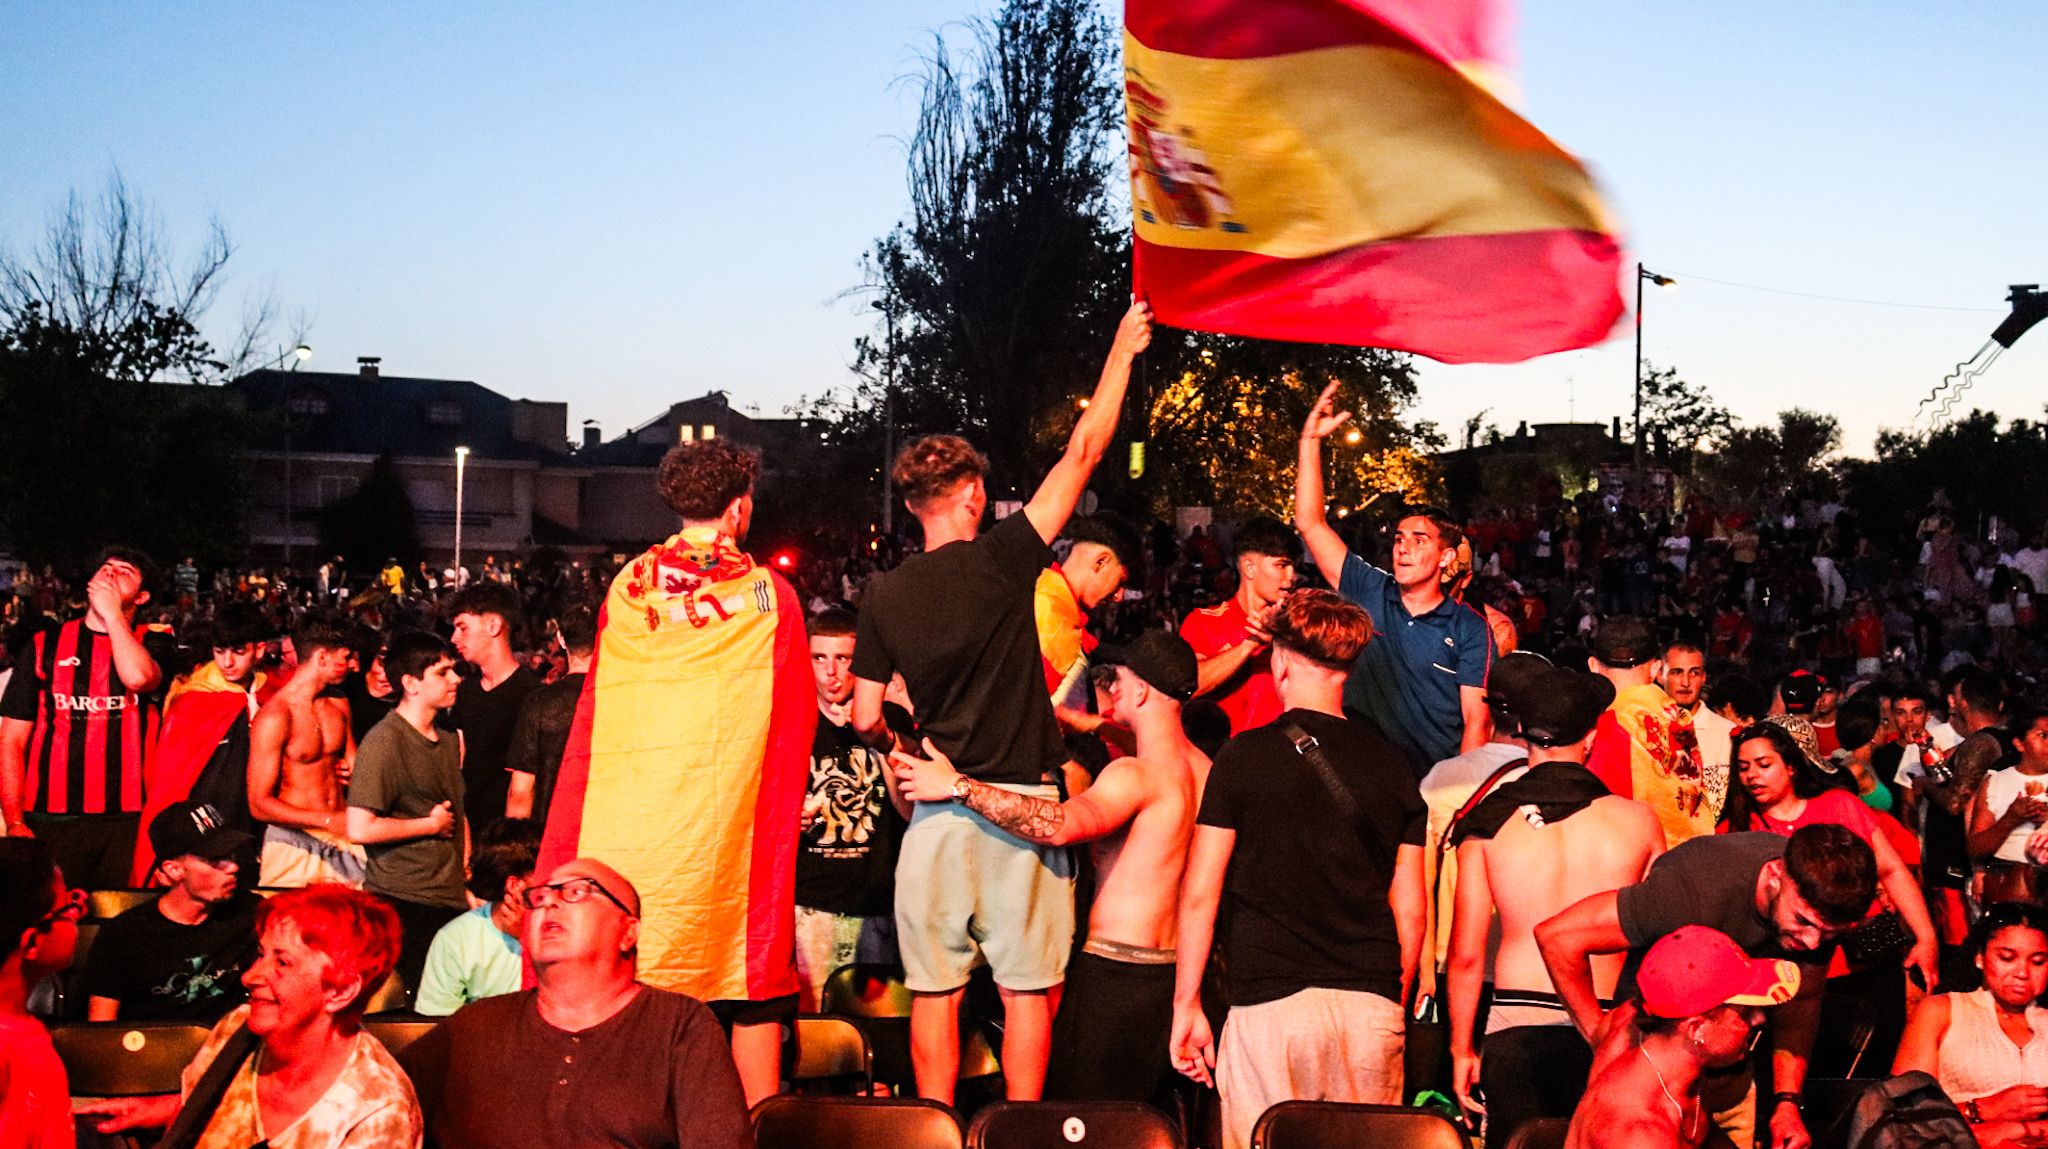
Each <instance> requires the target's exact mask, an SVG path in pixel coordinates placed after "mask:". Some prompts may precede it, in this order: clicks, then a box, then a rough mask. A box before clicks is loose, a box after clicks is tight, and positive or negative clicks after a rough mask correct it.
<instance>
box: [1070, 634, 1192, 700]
mask: <svg viewBox="0 0 2048 1149" xmlns="http://www.w3.org/2000/svg"><path fill="white" fill-rule="evenodd" d="M1095 662H1096V663H1097V664H1098V665H1101V666H1127V667H1129V668H1130V670H1131V673H1132V674H1135V675H1137V676H1138V677H1139V678H1141V679H1143V680H1144V681H1145V685H1147V686H1150V687H1151V688H1152V689H1154V690H1157V691H1159V692H1160V693H1162V694H1164V695H1166V696H1167V697H1169V698H1173V699H1177V700H1179V701H1181V702H1186V701H1188V700H1189V699H1191V698H1193V697H1194V696H1195V687H1196V684H1197V680H1196V676H1195V648H1194V647H1192V646H1189V645H1188V644H1187V640H1186V639H1184V638H1182V637H1181V636H1179V635H1177V634H1174V633H1172V632H1171V631H1164V630H1148V631H1146V632H1145V633H1144V634H1141V635H1139V636H1138V637H1137V639H1136V641H1134V642H1132V643H1131V644H1130V645H1128V646H1104V647H1100V648H1098V649H1097V650H1096V651H1095Z"/></svg>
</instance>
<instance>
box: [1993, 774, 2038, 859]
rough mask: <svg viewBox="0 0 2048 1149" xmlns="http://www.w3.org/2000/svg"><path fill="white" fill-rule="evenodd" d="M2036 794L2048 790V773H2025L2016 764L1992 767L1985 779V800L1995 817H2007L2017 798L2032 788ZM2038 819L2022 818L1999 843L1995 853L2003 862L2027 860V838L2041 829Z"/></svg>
mask: <svg viewBox="0 0 2048 1149" xmlns="http://www.w3.org/2000/svg"><path fill="white" fill-rule="evenodd" d="M2030 787H2031V788H2032V792H2033V793H2034V794H2036V795H2040V794H2048V774H2022V773H2020V771H2019V767H2017V766H2008V767H2006V768H2005V769H2003V770H1993V771H1992V772H1991V773H1990V775H1989V776H1988V777H1986V778H1985V779H1984V804H1985V805H1986V806H1988V807H1990V809H1991V816H1992V817H1994V818H2003V817H2005V812H2006V810H2007V809H2009V808H2010V807H2011V806H2012V804H2013V800H2014V799H2015V798H2018V797H2019V796H2020V795H2021V794H2022V793H2024V792H2027V790H2028V789H2029V788H2030ZM2040 828H2041V826H2040V824H2039V823H2037V822H2022V823H2020V824H2019V825H2018V826H2017V827H2015V828H2014V829H2013V832H2012V833H2010V834H2007V835H2006V836H2005V841H2003V842H2000V843H1999V844H1998V852H1997V853H1996V854H1993V855H1992V857H1994V858H1997V859H1998V860H1999V861H2001V862H2024V861H2026V860H2027V839H2028V838H2031V837H2033V836H2034V831H2036V830H2038V829H2040Z"/></svg>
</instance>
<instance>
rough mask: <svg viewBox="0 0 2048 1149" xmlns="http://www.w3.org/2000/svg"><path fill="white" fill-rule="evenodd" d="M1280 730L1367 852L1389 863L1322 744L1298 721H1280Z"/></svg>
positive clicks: (1383, 863)
mask: <svg viewBox="0 0 2048 1149" xmlns="http://www.w3.org/2000/svg"><path fill="white" fill-rule="evenodd" d="M1280 733H1282V734H1284V735H1286V736H1287V741H1289V742H1291V743H1293V744H1294V752H1295V753H1296V754H1299V755H1301V759H1302V761H1304V762H1306V763H1308V765H1309V769H1311V770H1312V771H1314V772H1315V776H1316V777H1317V779H1319V780H1320V781H1321V782H1322V784H1323V789H1325V790H1328V791H1329V792H1330V800H1331V801H1332V802H1334V803H1336V806H1337V812H1338V813H1339V814H1342V815H1343V816H1344V820H1345V821H1346V822H1349V823H1351V829H1352V832H1353V833H1355V834H1357V835H1358V840H1359V841H1360V842H1361V843H1363V844H1364V846H1365V848H1366V850H1367V852H1369V853H1370V854H1372V855H1373V857H1374V858H1376V859H1378V860H1379V862H1380V864H1381V865H1383V866H1388V867H1391V866H1392V865H1393V863H1394V857H1393V856H1391V855H1390V854H1389V853H1388V851H1387V850H1386V848H1385V847H1384V846H1382V845H1381V844H1380V842H1379V840H1378V838H1377V837H1376V836H1374V834H1373V833H1372V831H1371V830H1370V829H1369V828H1367V826H1366V824H1365V817H1364V815H1363V814H1361V813H1360V811H1359V809H1358V799H1357V798H1356V797H1355V796H1353V795H1352V793H1351V788H1350V787H1348V786H1346V785H1344V780H1343V779H1342V778H1339V777H1338V776H1337V768H1336V767H1335V766H1332V765H1330V757H1329V755H1327V754H1325V753H1323V744H1322V743H1321V742H1318V741H1316V738H1315V735H1313V734H1310V733H1309V732H1308V731H1306V730H1303V729H1302V728H1301V726H1300V724H1298V723H1296V722H1295V721H1293V720H1292V719H1288V720H1286V721H1284V722H1282V723H1280Z"/></svg>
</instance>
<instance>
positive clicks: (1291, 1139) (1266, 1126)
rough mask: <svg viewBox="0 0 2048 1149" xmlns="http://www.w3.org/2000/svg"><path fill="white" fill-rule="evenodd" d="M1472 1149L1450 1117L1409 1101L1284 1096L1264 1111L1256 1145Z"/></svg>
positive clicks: (1272, 1148)
mask: <svg viewBox="0 0 2048 1149" xmlns="http://www.w3.org/2000/svg"><path fill="white" fill-rule="evenodd" d="M1361 1145H1370V1146H1372V1147H1373V1149H1467V1145H1466V1141H1465V1135H1464V1134H1462V1133H1460V1132H1458V1127H1457V1126H1455V1125H1453V1124H1451V1123H1450V1121H1449V1119H1447V1118H1445V1117H1443V1116H1441V1115H1439V1114H1436V1113H1432V1112H1430V1111H1429V1110H1427V1109H1410V1108H1408V1107H1406V1106H1403V1105H1348V1104H1345V1103H1343V1102H1339V1101H1282V1102H1281V1103H1280V1104H1278V1105H1275V1106H1273V1107H1272V1108H1271V1109H1268V1110H1266V1111H1265V1112H1264V1113H1262V1114H1260V1115H1259V1123H1258V1124H1257V1125H1254V1126H1253V1127H1252V1149H1358V1147H1359V1146H1361Z"/></svg>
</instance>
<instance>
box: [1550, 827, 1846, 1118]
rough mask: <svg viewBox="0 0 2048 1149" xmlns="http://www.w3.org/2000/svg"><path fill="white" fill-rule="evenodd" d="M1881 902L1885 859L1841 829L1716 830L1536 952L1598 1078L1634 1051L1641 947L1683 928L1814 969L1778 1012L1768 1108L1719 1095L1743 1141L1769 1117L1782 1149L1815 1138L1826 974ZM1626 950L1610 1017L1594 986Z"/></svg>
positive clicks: (1583, 909) (1591, 900)
mask: <svg viewBox="0 0 2048 1149" xmlns="http://www.w3.org/2000/svg"><path fill="white" fill-rule="evenodd" d="M1876 897H1877V857H1876V855H1874V854H1872V853H1871V851H1870V846H1869V845H1868V844H1866V843H1865V842H1864V841H1863V839H1861V838H1858V837H1857V836H1856V835H1855V834H1853V833H1851V832H1849V831H1848V830H1847V829H1844V828H1843V827H1841V826H1836V825H1832V824H1819V825H1812V826H1802V827H1800V828H1799V829H1798V830H1795V831H1793V833H1792V835H1791V836H1790V837H1784V836H1781V835H1778V834H1770V833H1750V834H1710V835H1706V836H1703V837H1699V838H1694V839H1692V840H1690V841H1686V842H1681V843H1679V844H1678V845H1677V846H1674V847H1673V848H1672V849H1671V850H1670V852H1668V853H1666V854H1665V855H1664V856H1663V857H1661V858H1659V859H1658V860H1657V861H1656V862H1655V863H1654V864H1653V865H1651V867H1650V871H1649V873H1647V874H1645V875H1644V876H1643V880H1642V881H1640V882H1638V883H1636V884H1635V885H1633V886H1629V887H1627V888H1625V889H1621V890H1613V891H1609V892H1608V893H1604V894H1594V895H1592V896H1591V897H1588V898H1585V899H1583V900H1581V901H1578V902H1575V903H1573V904H1572V905H1571V906H1570V907H1568V908H1566V909H1565V910H1564V911H1563V912H1562V913H1560V914H1558V915H1557V916H1556V917H1553V918H1551V919H1549V920H1548V921H1545V922H1543V923H1542V924H1541V925H1539V926H1537V927H1536V945H1537V947H1538V948H1539V949H1541V950H1542V952H1543V964H1544V966H1545V967H1547V968H1548V969H1549V970H1550V979H1551V981H1552V982H1553V983H1554V984H1555V985H1556V987H1557V996H1558V997H1560V998H1562V999H1563V1001H1564V1006H1565V1009H1566V1010H1567V1011H1569V1012H1570V1013H1571V1015H1572V1022H1573V1024H1575V1025H1577V1026H1578V1027H1579V1032H1580V1034H1582V1035H1584V1037H1585V1038H1586V1040H1587V1042H1588V1043H1589V1044H1591V1045H1592V1046H1593V1073H1594V1075H1595V1076H1598V1074H1599V1072H1600V1069H1601V1068H1602V1067H1603V1066H1604V1065H1606V1064H1607V1062H1608V1061H1609V1060H1610V1059H1611V1058H1612V1057H1615V1056H1620V1055H1624V1054H1626V1053H1627V1052H1628V1051H1629V1050H1630V1049H1631V1048H1633V1044H1632V1043H1633V1040H1634V1029H1633V1024H1634V1014H1633V1007H1632V1006H1631V1005H1629V1004H1627V999H1629V998H1632V997H1633V996H1634V991H1635V966H1636V965H1637V963H1638V962H1639V961H1640V959H1641V956H1642V954H1643V951H1645V950H1647V949H1649V948H1650V946H1651V944H1652V943H1654V942H1655V941H1656V940H1657V939H1658V938H1661V937H1663V936H1664V935H1665V934H1668V933H1670V932H1671V931H1673V930H1675V929H1677V928H1678V927H1680V926H1688V925H1694V926H1711V927H1713V928H1714V929H1717V930H1720V931H1721V932H1722V933H1724V934H1727V935H1728V936H1729V937H1731V938H1734V939H1735V943H1736V944H1737V945H1739V946H1741V947H1742V948H1743V951H1744V952H1746V953H1748V954H1749V956H1751V957H1753V958H1788V959H1790V960H1792V961H1796V962H1800V963H1801V964H1803V965H1806V966H1807V967H1808V970H1809V972H1810V973H1811V974H1812V975H1813V976H1809V977H1803V978H1801V979H1800V988H1799V995H1798V996H1797V997H1796V998H1794V999H1792V1000H1790V1001H1787V1002H1785V1003H1784V1004H1783V1005H1780V1006H1778V1007H1777V1008H1776V1009H1775V1010H1773V1011H1772V1013H1773V1017H1772V1019H1771V1046H1772V1055H1771V1079H1772V1082H1773V1086H1772V1088H1773V1090H1774V1092H1773V1093H1772V1094H1771V1095H1770V1096H1771V1099H1770V1102H1769V1104H1768V1105H1763V1106H1758V1107H1755V1111H1754V1113H1752V1111H1751V1107H1750V1106H1748V1105H1746V1104H1743V1103H1742V1094H1743V1092H1744V1089H1745V1088H1746V1079H1744V1078H1739V1077H1738V1078H1736V1079H1735V1080H1733V1081H1732V1082H1730V1083H1728V1084H1729V1085H1732V1088H1726V1087H1724V1088H1723V1089H1722V1090H1721V1091H1719V1095H1718V1097H1717V1096H1716V1090H1714V1089H1712V1088H1710V1089H1709V1101H1710V1103H1711V1104H1713V1105H1714V1107H1715V1109H1716V1113H1715V1119H1716V1121H1717V1122H1718V1123H1719V1124H1720V1125H1721V1128H1722V1129H1723V1130H1724V1131H1725V1132H1727V1133H1728V1134H1729V1136H1730V1138H1731V1139H1732V1140H1733V1141H1734V1142H1735V1143H1736V1144H1738V1145H1747V1144H1749V1140H1748V1129H1747V1127H1748V1126H1749V1125H1751V1124H1752V1123H1754V1122H1756V1121H1757V1120H1758V1119H1761V1121H1762V1123H1763V1124H1766V1125H1768V1127H1769V1136H1768V1138H1765V1137H1763V1136H1762V1132H1763V1131H1762V1130H1758V1134H1759V1141H1760V1142H1764V1143H1767V1144H1769V1145H1772V1146H1774V1147H1777V1146H1793V1147H1795V1149H1796V1147H1798V1146H1804V1145H1806V1144H1808V1143H1809V1142H1810V1138H1809V1137H1808V1135H1807V1130H1806V1125H1805V1121H1804V1119H1803V1118H1802V1117H1801V1114H1800V1109H1799V1107H1800V1103H1801V1093H1800V1090H1801V1088H1802V1087H1803V1086H1804V1085H1805V1083H1806V1062H1807V1058H1808V1057H1809V1056H1810V1055H1811V1054H1812V1053H1813V1039H1814V1034H1815V1032H1816V1030H1817V1029H1818V1028H1819V1025H1820V995H1821V989H1822V987H1823V986H1824V985H1825V983H1826V980H1827V979H1826V978H1825V977H1823V976H1821V975H1822V974H1823V973H1824V972H1825V971H1826V969H1827V963H1828V958H1829V957H1830V956H1831V955H1832V954H1833V952H1834V946H1833V942H1834V939H1836V938H1839V937H1840V936H1841V935H1842V934H1843V933H1845V932H1847V931H1848V930H1849V929H1850V928H1851V927H1853V926H1854V925H1855V924H1856V923H1858V922H1860V921H1862V920H1863V918H1864V915H1865V914H1867V913H1869V912H1870V903H1871V901H1872V900H1873V899H1875V898H1876ZM1615 953H1626V954H1628V955H1629V958H1628V961H1627V964H1625V965H1624V966H1623V967H1622V974H1621V984H1620V985H1619V986H1617V987H1616V990H1615V996H1616V997H1617V998H1619V999H1622V1000H1623V1002H1624V1004H1622V1005H1621V1006H1618V1007H1617V1008H1615V1009H1613V1010H1603V1008H1602V1006H1601V1004H1600V999H1599V997H1598V995H1597V994H1596V993H1595V991H1594V988H1593V965H1592V958H1593V956H1594V955H1595V954H1615Z"/></svg>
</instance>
